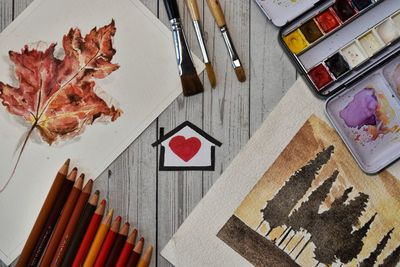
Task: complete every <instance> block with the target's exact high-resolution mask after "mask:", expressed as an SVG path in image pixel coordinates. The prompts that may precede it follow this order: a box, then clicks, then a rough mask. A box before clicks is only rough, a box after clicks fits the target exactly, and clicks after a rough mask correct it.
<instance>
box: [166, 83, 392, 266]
mask: <svg viewBox="0 0 400 267" xmlns="http://www.w3.org/2000/svg"><path fill="white" fill-rule="evenodd" d="M299 99H301V101H299ZM323 109H324V100H319V99H316V98H315V96H314V95H313V94H312V93H311V91H310V90H309V88H308V87H307V85H306V84H305V83H304V82H303V81H302V80H298V81H297V82H296V83H295V85H293V87H292V88H290V89H289V90H288V93H287V95H286V96H285V97H284V98H283V99H282V100H281V102H280V103H279V104H278V105H277V107H276V108H275V109H274V110H273V111H272V112H271V114H270V116H268V118H267V119H266V120H265V122H264V123H263V124H262V125H261V127H260V129H259V130H258V131H257V132H256V133H255V134H254V135H253V137H252V138H251V139H250V141H249V142H248V143H247V145H246V146H245V147H244V148H243V150H242V151H241V152H240V153H239V154H238V156H237V157H236V158H235V159H234V160H233V161H232V163H231V165H230V166H229V167H228V168H227V169H226V170H225V171H224V173H223V174H222V176H221V177H220V178H219V179H218V182H217V183H215V184H214V186H213V187H212V188H211V189H210V191H209V192H208V193H207V195H206V196H205V197H204V198H203V199H202V200H201V202H200V204H199V205H198V206H197V207H196V208H195V209H194V210H193V211H192V212H191V214H190V216H189V217H188V218H187V219H186V220H185V222H184V223H183V224H182V225H181V227H180V228H179V230H178V231H177V232H176V234H175V235H174V236H173V238H172V239H171V240H170V242H169V243H168V244H167V246H166V247H165V248H164V250H163V251H162V252H161V254H162V255H163V256H164V257H166V258H167V259H168V260H170V261H171V262H172V263H173V264H174V265H175V266H179V267H180V266H193V267H197V266H257V263H256V260H257V259H262V258H264V259H265V256H269V257H268V259H267V260H269V262H268V263H269V264H268V263H263V264H262V265H261V266H299V265H300V266H305V267H309V266H316V265H317V263H318V262H317V260H316V257H315V253H316V252H317V251H318V252H324V251H326V249H329V248H332V245H333V246H336V245H337V246H341V245H343V242H346V241H349V242H348V243H347V244H358V245H360V246H359V247H360V248H358V249H348V250H345V252H349V254H347V255H349V258H350V259H351V258H352V257H350V256H353V257H354V255H358V257H357V259H354V258H353V261H351V262H347V263H345V264H343V266H344V267H347V266H357V265H358V264H360V263H361V262H363V261H364V260H366V259H368V257H369V255H370V254H371V252H373V251H374V250H375V248H376V247H377V244H378V243H379V242H380V240H382V238H383V236H385V235H386V234H387V233H388V232H389V231H390V229H392V228H393V227H394V228H395V230H394V231H393V232H392V233H391V235H390V237H391V238H390V241H389V242H387V244H386V246H385V247H384V249H383V251H382V253H381V255H380V256H379V258H378V262H377V264H376V265H377V266H378V265H380V264H382V263H383V261H384V260H385V259H386V258H387V257H388V256H389V255H391V254H392V252H393V251H394V250H395V249H396V248H398V247H399V244H400V221H399V220H398V210H399V209H400V206H399V203H400V199H399V194H397V193H396V192H397V191H393V190H394V189H396V190H397V188H399V186H400V182H399V180H398V179H397V178H396V177H400V163H396V164H394V165H392V166H391V167H390V168H389V169H388V170H386V171H383V172H382V173H380V174H379V175H372V176H370V175H366V174H365V173H363V172H362V171H361V169H360V168H359V167H358V165H357V163H356V162H355V160H354V159H353V157H352V156H351V154H350V153H349V151H348V150H347V148H346V147H345V145H344V144H343V142H342V140H341V138H340V137H339V135H338V134H337V133H336V132H335V130H334V129H333V128H332V127H331V126H330V125H329V122H328V121H327V119H326V117H325V114H324V112H323ZM331 146H333V153H332V154H331V155H330V158H329V159H328V158H326V159H325V160H324V161H323V162H322V161H319V162H318V161H317V162H315V163H314V164H312V165H311V166H312V167H314V168H316V167H320V170H319V172H317V174H316V173H315V172H313V171H312V170H311V171H310V172H309V174H310V175H308V176H304V175H302V174H298V175H295V176H294V173H295V172H296V170H299V169H301V167H302V166H304V165H306V164H307V163H308V162H309V161H310V160H312V159H315V158H316V156H317V154H318V153H321V152H322V151H324V150H326V152H325V154H321V156H320V158H321V157H322V156H325V155H327V154H328V153H329V151H330V150H331V149H332V148H331ZM324 162H326V163H324ZM311 166H310V167H311ZM335 173H338V176H337V177H336V178H335V176H333V177H332V178H330V179H329V180H328V178H329V177H331V176H332V175H333V174H335ZM292 176H294V179H292V181H293V182H292V183H287V182H288V180H289V179H290V178H291V177H292ZM298 177H301V179H300V180H299V179H296V178H298ZM310 180H311V181H312V182H311V184H310ZM332 181H333V182H332ZM305 184H307V186H304V185H305ZM303 186H304V187H303ZM300 187H301V189H300ZM320 187H321V188H320ZM317 188H320V189H319V190H317ZM350 188H351V189H350ZM296 189H299V190H296ZM279 190H282V193H278V192H279ZM305 190H307V193H306V194H304V192H305ZM285 192H286V193H289V194H290V197H286V195H285ZM312 192H315V193H314V194H313V197H312V198H314V196H315V198H314V199H315V201H314V202H313V203H314V205H312V203H311V202H307V200H310V198H311V194H312ZM317 192H319V194H317ZM324 193H325V195H324ZM278 194H279V195H280V196H281V197H282V198H283V199H284V200H285V201H279V198H278V199H276V197H277V196H278ZM316 195H319V197H317V196H316ZM344 195H348V198H347V199H346V198H345V197H343V198H342V199H341V200H342V201H339V200H338V198H340V197H342V196H344ZM324 196H326V197H324ZM299 197H300V198H301V200H300V199H299ZM282 198H281V199H282ZM321 198H323V199H322V200H321ZM272 199H275V201H274V202H275V203H277V202H280V204H281V205H279V207H282V209H281V212H280V211H278V212H276V213H269V214H273V215H277V216H273V217H274V218H275V220H274V219H271V216H268V218H267V221H263V213H261V212H260V211H261V210H265V208H266V207H267V205H268V204H267V201H270V200H272ZM291 199H293V202H290V203H288V202H286V200H291ZM354 199H358V201H357V203H358V204H357V205H356V203H354V202H353V205H352V206H353V209H352V212H349V213H336V212H334V213H333V212H330V214H341V215H344V214H346V215H345V216H344V217H338V219H336V220H332V217H331V216H329V217H328V216H327V217H326V220H324V222H325V223H326V224H324V226H325V227H324V230H323V231H317V232H316V231H312V232H313V233H316V234H315V237H314V235H311V234H310V232H311V231H310V232H309V231H307V230H304V231H298V230H297V229H296V228H295V229H293V228H292V229H288V227H287V226H288V224H286V225H279V223H281V222H282V221H284V219H285V218H287V217H288V216H287V215H288V214H287V210H288V207H289V206H291V205H292V203H295V204H296V206H295V207H293V209H292V210H293V212H294V211H296V210H297V209H299V208H300V207H301V206H302V204H306V203H307V205H306V206H303V208H301V210H307V212H304V213H303V214H304V215H305V216H302V217H301V220H298V222H299V224H300V223H301V224H302V223H303V222H304V219H307V218H309V219H310V220H309V221H310V224H309V225H310V226H313V225H316V222H318V218H320V216H321V214H323V212H326V211H329V210H330V208H332V202H333V201H335V200H336V204H335V205H333V206H337V207H343V204H344V203H346V204H347V203H350V202H352V201H354ZM268 203H271V202H268ZM363 203H364V204H366V205H365V208H364V210H363V211H360V205H361V206H363ZM286 204H288V205H286ZM271 206H274V205H273V204H271ZM307 206H308V207H309V209H304V208H306V207H307ZM275 207H276V206H275ZM284 207H285V208H284ZM311 207H313V208H311ZM348 209H349V207H347V208H346V209H344V210H348ZM271 210H273V209H271ZM316 210H317V211H318V212H317V213H316V212H315V211H316ZM355 210H357V212H354V211H355ZM331 211H334V210H331ZM342 211H343V210H342ZM375 213H377V215H376V216H375V218H374V220H373V222H371V224H370V227H369V229H368V231H365V234H363V235H362V236H363V237H364V238H363V242H362V244H361V243H360V242H358V243H357V242H354V240H351V239H348V238H340V237H343V236H346V235H347V236H348V234H349V232H353V231H356V230H357V229H359V228H360V227H362V226H363V225H365V224H366V223H367V222H368V221H369V220H370V219H371V218H372V217H373V215H374V214H375ZM285 215H286V216H285ZM307 215H309V216H307ZM325 215H326V213H325ZM325 215H323V216H325ZM347 216H349V218H351V220H350V221H349V220H347ZM234 217H236V218H238V219H239V220H240V221H241V222H243V224H241V223H240V222H238V221H237V220H235V218H234ZM232 218H233V219H232ZM312 218H315V219H312ZM329 218H330V219H329ZM342 218H343V224H342V222H341V221H340V220H341V219H342ZM354 218H359V223H356V224H355V225H354V227H350V228H349V227H346V230H344V229H343V228H340V227H343V226H344V225H347V226H348V225H349V224H350V222H354ZM232 221H233V224H232V223H230V222H232ZM291 221H292V222H293V220H291ZM236 222H237V223H238V224H236ZM261 222H262V224H261V226H260V227H259V229H258V231H255V229H257V227H258V226H259V225H260V223H261ZM332 222H333V224H329V223H332ZM270 223H271V224H274V225H277V224H278V227H276V229H274V230H273V231H271V232H270V233H269V235H268V237H267V238H265V236H263V235H262V234H267V233H268V231H269V227H268V226H269V224H270ZM336 223H338V224H336ZM229 225H230V226H233V227H227V226H229ZM235 225H237V226H239V227H234V226H235ZM302 225H304V224H302ZM336 226H337V227H338V228H340V229H342V230H341V231H338V233H337V234H338V237H339V238H340V240H339V242H338V243H336V242H334V238H335V237H336V236H334V235H332V230H334V229H338V228H336ZM249 228H251V229H252V230H251V231H241V232H240V230H243V229H249ZM307 228H309V227H307ZM235 229H237V230H238V231H235ZM285 229H286V230H287V231H286V233H284V234H283V235H282V236H281V237H280V238H279V239H277V240H276V242H275V244H272V243H271V242H270V238H271V237H272V238H273V237H279V236H280V235H281V234H282V233H283V231H284V230H285ZM226 230H227V231H226ZM230 230H232V231H230ZM238 233H242V235H240V237H239V239H240V240H238V239H237V238H238ZM247 233H250V235H247ZM286 234H287V235H286ZM250 236H251V237H250ZM322 236H323V237H327V239H326V240H327V241H328V242H329V241H332V242H331V243H329V244H328V245H326V246H325V245H323V246H321V245H320V244H321V243H319V242H317V241H319V240H321V238H320V237H322ZM247 237H250V238H247ZM253 237H254V238H253ZM292 237H293V238H292ZM235 238H236V239H235ZM260 238H264V239H263V240H262V241H261V243H257V244H258V245H256V246H254V244H255V242H254V241H255V240H261V239H260ZM302 238H303V239H302ZM228 239H230V240H228ZM301 239H302V240H301ZM193 240H196V242H193ZM232 240H238V241H237V242H234V243H232V242H229V241H232ZM282 240H283V242H282V243H281V244H279V243H280V242H281V241H282ZM309 240H310V242H308V241H309ZM336 240H337V239H336ZM289 241H290V242H289ZM299 241H300V242H299ZM298 242H299V245H297V247H296V244H297V243H298ZM264 244H269V245H270V246H268V248H265V247H264V246H263V245H264ZM278 244H279V245H278ZM306 244H307V245H306ZM315 244H318V247H319V248H325V250H321V249H318V250H317V251H315V249H316V245H315ZM303 247H305V248H304V250H303V252H302V253H300V255H299V257H298V258H297V260H294V259H293V258H295V257H296V256H297V254H299V252H300V251H301V249H302V248H303ZM357 247H358V246H357ZM243 249H245V250H246V251H247V252H245V253H243ZM293 249H294V250H293ZM260 250H261V253H258V252H259V251H260ZM292 250H293V251H292ZM257 251H258V252H257ZM336 251H337V250H333V251H332V252H336ZM342 251H343V250H342ZM335 254H337V253H335ZM378 254H379V253H378ZM318 255H319V256H318V258H320V255H321V254H318ZM325 255H326V254H325ZM329 255H332V254H329ZM340 258H342V259H343V258H344V257H343V254H341V256H340ZM330 259H331V260H332V258H330ZM273 260H276V261H274V262H272V261H273ZM284 260H287V261H284ZM333 260H337V263H335V264H332V265H331V266H340V265H341V264H340V263H339V261H340V260H339V254H337V257H334V258H333ZM294 261H295V264H296V265H295V264H294ZM343 261H345V259H343ZM347 261H348V260H347ZM319 265H321V266H322V264H321V263H320V264H319ZM258 266H260V265H258Z"/></svg>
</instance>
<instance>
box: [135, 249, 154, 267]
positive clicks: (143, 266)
mask: <svg viewBox="0 0 400 267" xmlns="http://www.w3.org/2000/svg"><path fill="white" fill-rule="evenodd" d="M152 254H153V246H149V247H148V248H147V249H146V251H145V252H144V253H143V255H142V257H140V260H139V262H138V264H137V267H148V266H149V265H150V261H151V256H152Z"/></svg>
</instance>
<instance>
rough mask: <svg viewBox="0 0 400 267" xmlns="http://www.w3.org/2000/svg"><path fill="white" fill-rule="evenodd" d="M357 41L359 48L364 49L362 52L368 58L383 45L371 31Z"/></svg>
mask: <svg viewBox="0 0 400 267" xmlns="http://www.w3.org/2000/svg"><path fill="white" fill-rule="evenodd" d="M358 40H359V41H360V44H361V46H362V47H363V48H364V51H365V52H366V53H367V55H368V56H369V57H372V56H373V55H375V54H376V53H377V52H378V51H379V50H381V49H382V48H383V44H382V43H381V42H380V40H379V39H378V38H377V36H376V35H375V34H374V32H373V31H370V32H368V33H366V34H365V35H364V36H362V37H360V38H359V39H358Z"/></svg>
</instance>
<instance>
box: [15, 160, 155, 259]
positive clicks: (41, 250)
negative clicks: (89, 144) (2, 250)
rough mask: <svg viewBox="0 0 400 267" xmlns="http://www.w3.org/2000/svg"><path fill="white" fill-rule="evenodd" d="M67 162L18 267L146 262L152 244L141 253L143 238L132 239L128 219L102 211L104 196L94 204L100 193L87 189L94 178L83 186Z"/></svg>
mask: <svg viewBox="0 0 400 267" xmlns="http://www.w3.org/2000/svg"><path fill="white" fill-rule="evenodd" d="M69 164H70V161H69V160H67V161H66V162H65V163H64V165H63V166H62V167H61V168H60V170H59V172H58V173H57V175H56V178H55V180H54V182H53V185H52V186H51V188H50V191H49V193H48V195H47V197H46V199H45V202H44V204H43V206H42V208H41V210H40V213H39V215H38V217H37V219H36V222H35V224H34V226H33V228H32V231H31V233H30V235H29V237H28V239H27V241H26V243H25V246H24V249H23V251H22V253H21V256H20V257H19V259H18V262H17V264H16V266H17V267H25V266H41V267H47V266H52V267H56V266H62V267H71V266H74V267H78V266H79V267H80V266H85V267H89V266H98V267H102V266H110V267H114V266H118V267H128V266H129V267H131V266H139V267H147V266H149V264H150V260H151V256H152V251H153V247H152V246H148V248H147V249H146V251H145V252H144V253H143V245H144V239H143V238H141V239H140V240H139V241H138V242H136V238H137V234H138V231H137V229H133V231H132V232H131V233H130V234H129V226H130V225H129V223H128V222H126V223H125V224H124V225H123V226H122V227H120V226H121V221H122V218H121V216H117V217H116V218H114V219H113V213H114V212H113V209H110V210H109V212H108V213H107V215H106V216H104V215H105V208H106V201H105V200H102V201H101V202H100V204H98V202H99V197H100V192H99V191H95V192H94V193H93V194H91V193H92V188H93V181H92V180H89V181H87V182H86V184H85V185H84V175H83V174H81V175H80V176H79V177H78V176H77V173H78V169H77V168H73V169H72V170H71V171H68V169H69ZM103 217H104V218H103Z"/></svg>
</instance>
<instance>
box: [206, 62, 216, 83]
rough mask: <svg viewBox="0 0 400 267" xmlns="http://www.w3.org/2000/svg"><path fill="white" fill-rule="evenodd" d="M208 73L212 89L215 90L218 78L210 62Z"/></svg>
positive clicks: (207, 68) (207, 67) (207, 64)
mask: <svg viewBox="0 0 400 267" xmlns="http://www.w3.org/2000/svg"><path fill="white" fill-rule="evenodd" d="M206 71H207V76H208V80H209V81H210V84H211V87H212V88H214V87H215V86H216V85H217V78H216V77H215V72H214V68H213V66H212V65H211V63H210V62H208V63H206Z"/></svg>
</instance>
